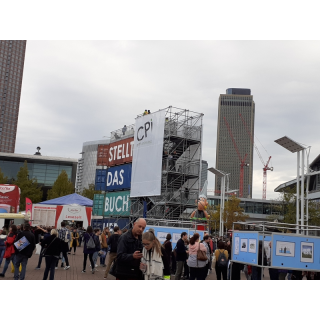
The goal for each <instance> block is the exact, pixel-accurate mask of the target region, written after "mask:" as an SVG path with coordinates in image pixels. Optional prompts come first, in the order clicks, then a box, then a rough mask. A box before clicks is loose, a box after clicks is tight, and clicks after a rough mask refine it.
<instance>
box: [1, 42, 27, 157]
mask: <svg viewBox="0 0 320 320" xmlns="http://www.w3.org/2000/svg"><path fill="white" fill-rule="evenodd" d="M26 43H27V41H26V40H19V41H16V40H0V152H7V153H14V150H15V144H16V135H17V124H18V116H19V105H20V95H21V84H22V76H23V66H24V57H25V51H26Z"/></svg>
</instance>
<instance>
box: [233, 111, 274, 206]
mask: <svg viewBox="0 0 320 320" xmlns="http://www.w3.org/2000/svg"><path fill="white" fill-rule="evenodd" d="M239 116H240V118H241V120H242V122H243V125H244V127H245V128H246V131H247V133H248V135H249V136H250V139H251V141H252V143H253V145H254V148H255V150H256V152H257V154H258V157H259V159H260V161H261V163H262V165H263V168H262V170H263V187H262V199H264V200H265V199H266V198H267V171H268V170H270V171H273V167H269V163H270V160H271V156H270V157H269V159H268V161H267V162H266V163H265V162H264V160H263V158H262V156H261V153H260V151H259V149H258V147H257V145H256V144H255V143H254V140H253V137H252V134H251V132H250V130H249V128H248V126H247V124H246V122H245V120H244V118H243V117H242V114H241V113H240V114H239Z"/></svg>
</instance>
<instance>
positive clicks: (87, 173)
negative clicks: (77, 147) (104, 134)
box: [76, 139, 110, 192]
mask: <svg viewBox="0 0 320 320" xmlns="http://www.w3.org/2000/svg"><path fill="white" fill-rule="evenodd" d="M109 143H110V139H104V140H96V141H87V142H84V143H83V146H82V152H81V154H82V157H81V158H80V159H78V168H77V179H76V191H77V192H82V191H83V189H85V188H88V187H89V185H90V184H94V182H95V176H96V169H101V168H102V166H97V154H98V146H99V144H102V145H104V144H109Z"/></svg>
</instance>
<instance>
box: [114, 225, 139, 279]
mask: <svg viewBox="0 0 320 320" xmlns="http://www.w3.org/2000/svg"><path fill="white" fill-rule="evenodd" d="M135 251H140V252H142V237H141V236H139V237H138V239H136V238H135V237H134V236H133V234H132V229H130V230H128V231H127V232H126V233H124V234H123V235H122V236H121V237H120V238H119V242H118V249H117V260H116V268H115V273H116V277H117V278H118V279H137V280H140V279H142V272H141V271H140V269H139V268H140V259H134V258H133V253H134V252H135Z"/></svg>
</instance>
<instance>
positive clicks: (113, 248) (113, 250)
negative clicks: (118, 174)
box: [103, 226, 121, 279]
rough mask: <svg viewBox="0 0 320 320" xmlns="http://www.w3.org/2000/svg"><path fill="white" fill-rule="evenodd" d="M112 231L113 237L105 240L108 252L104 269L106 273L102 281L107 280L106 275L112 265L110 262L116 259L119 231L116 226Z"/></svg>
mask: <svg viewBox="0 0 320 320" xmlns="http://www.w3.org/2000/svg"><path fill="white" fill-rule="evenodd" d="M113 231H114V233H113V235H112V236H111V237H109V238H108V240H107V244H108V246H110V251H109V253H108V262H107V269H106V272H105V274H104V278H103V279H107V278H108V273H109V270H110V267H111V265H112V262H113V261H114V260H115V259H116V257H117V250H118V242H119V238H120V234H121V231H120V230H119V227H118V226H116V227H114V229H113ZM119 231H120V232H119Z"/></svg>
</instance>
